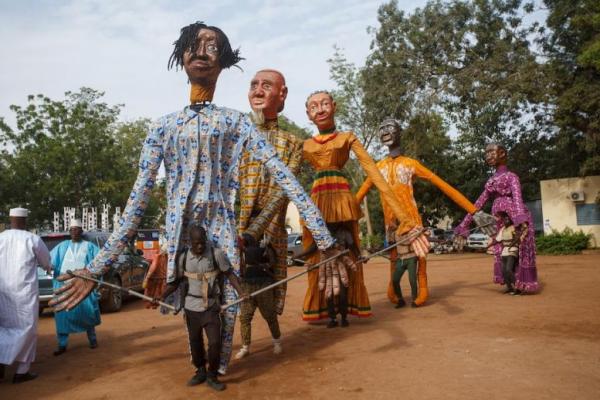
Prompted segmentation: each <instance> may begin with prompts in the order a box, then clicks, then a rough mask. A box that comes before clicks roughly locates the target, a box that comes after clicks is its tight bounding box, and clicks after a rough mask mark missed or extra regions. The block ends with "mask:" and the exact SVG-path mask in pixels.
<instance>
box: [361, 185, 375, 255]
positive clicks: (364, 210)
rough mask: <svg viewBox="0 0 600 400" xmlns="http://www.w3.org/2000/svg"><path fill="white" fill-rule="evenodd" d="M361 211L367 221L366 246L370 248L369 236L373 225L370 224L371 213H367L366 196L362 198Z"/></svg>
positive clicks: (371, 234)
mask: <svg viewBox="0 0 600 400" xmlns="http://www.w3.org/2000/svg"><path fill="white" fill-rule="evenodd" d="M363 212H364V214H365V220H366V222H367V248H371V236H373V226H372V225H371V214H369V204H368V202H367V196H365V197H364V198H363Z"/></svg>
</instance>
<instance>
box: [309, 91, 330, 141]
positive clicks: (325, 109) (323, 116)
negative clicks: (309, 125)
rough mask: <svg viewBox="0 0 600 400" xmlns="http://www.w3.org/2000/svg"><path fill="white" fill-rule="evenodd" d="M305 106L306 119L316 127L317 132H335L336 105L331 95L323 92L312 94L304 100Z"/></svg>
mask: <svg viewBox="0 0 600 400" xmlns="http://www.w3.org/2000/svg"><path fill="white" fill-rule="evenodd" d="M305 106H306V115H307V116H308V119H309V120H311V122H313V123H314V124H315V125H317V128H319V132H322V133H330V132H333V131H334V130H335V109H336V104H335V101H334V100H333V96H332V95H331V93H329V92H327V91H325V90H318V91H316V92H313V93H311V94H310V95H309V96H308V98H307V99H306V103H305Z"/></svg>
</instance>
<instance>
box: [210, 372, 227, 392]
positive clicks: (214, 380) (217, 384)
mask: <svg viewBox="0 0 600 400" xmlns="http://www.w3.org/2000/svg"><path fill="white" fill-rule="evenodd" d="M206 383H207V384H208V386H210V387H211V388H213V389H215V390H216V391H217V392H221V391H223V390H225V384H224V383H223V382H221V381H219V378H218V377H217V376H214V375H208V377H207V378H206Z"/></svg>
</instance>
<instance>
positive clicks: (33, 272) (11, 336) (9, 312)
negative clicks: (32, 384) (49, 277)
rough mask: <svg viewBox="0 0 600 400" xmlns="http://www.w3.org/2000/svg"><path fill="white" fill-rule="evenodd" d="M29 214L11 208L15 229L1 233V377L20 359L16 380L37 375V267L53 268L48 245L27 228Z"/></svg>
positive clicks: (12, 225) (49, 269) (23, 210)
mask: <svg viewBox="0 0 600 400" xmlns="http://www.w3.org/2000/svg"><path fill="white" fill-rule="evenodd" d="M27 214H28V210H27V209H25V208H13V209H11V210H10V213H9V216H10V227H11V229H9V230H7V231H4V232H2V233H1V234H0V378H2V379H3V378H4V366H5V365H11V364H13V363H14V362H16V363H17V371H16V373H15V375H14V377H13V383H21V382H26V381H29V380H32V379H35V378H36V377H37V375H36V374H34V373H32V372H30V371H29V368H30V365H31V363H32V362H33V361H34V360H35V350H36V345H37V323H38V310H39V300H38V276H37V267H38V266H41V267H42V268H44V269H45V270H46V271H48V272H50V271H51V270H52V267H51V265H50V253H49V252H48V248H47V247H46V245H45V244H44V242H43V241H42V239H40V237H39V236H37V235H34V234H33V233H30V232H27V231H26V228H27Z"/></svg>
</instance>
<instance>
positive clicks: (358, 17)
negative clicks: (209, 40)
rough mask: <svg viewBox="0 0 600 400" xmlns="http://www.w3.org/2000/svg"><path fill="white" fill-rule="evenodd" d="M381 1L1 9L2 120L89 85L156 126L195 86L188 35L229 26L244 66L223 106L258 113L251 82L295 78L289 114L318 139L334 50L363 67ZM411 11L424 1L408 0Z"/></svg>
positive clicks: (135, 1) (227, 86) (79, 0)
mask: <svg viewBox="0 0 600 400" xmlns="http://www.w3.org/2000/svg"><path fill="white" fill-rule="evenodd" d="M382 3H383V1H381V0H376V1H373V0H338V1H330V0H320V1H317V0H308V1H302V2H301V1H296V0H294V1H291V0H279V1H275V0H267V1H258V0H249V1H233V0H219V1H209V0H204V1H182V0H170V1H165V0H156V1H150V0H146V1H142V0H127V1H122V0H104V1H100V0H72V1H71V0H56V1H49V0H45V1H44V0H37V1H33V0H20V1H11V0H0V54H2V62H0V117H4V118H5V120H6V121H7V122H8V123H9V125H12V126H14V114H13V113H12V111H10V110H9V105H11V104H18V105H25V104H26V102H27V96H28V95H30V94H38V93H42V94H44V95H46V96H49V97H50V98H52V99H54V100H59V99H62V98H64V92H66V91H77V90H78V89H79V88H80V87H83V86H86V87H91V88H93V89H96V90H100V91H103V92H105V96H104V98H103V99H104V101H105V102H107V103H108V104H111V105H112V104H124V108H123V111H122V113H121V119H122V120H123V121H131V120H134V119H137V118H151V119H155V118H158V117H160V116H162V115H165V114H167V113H170V112H173V111H176V110H179V109H181V108H182V107H184V106H185V105H186V104H187V103H188V99H189V86H188V83H187V78H186V76H185V73H184V72H183V71H175V70H171V71H168V70H167V60H168V58H169V55H170V54H171V51H172V48H173V47H172V43H173V41H174V40H175V39H177V37H178V36H179V30H180V29H181V27H183V26H185V25H188V24H190V23H192V22H195V21H198V20H200V21H204V22H205V23H207V24H208V25H214V26H218V27H220V28H221V29H222V30H223V31H224V32H225V33H226V34H227V36H228V37H229V40H230V42H231V44H232V46H233V47H234V48H238V47H239V48H240V50H241V54H242V56H243V57H244V58H245V60H244V61H242V62H241V63H240V67H241V68H242V69H243V71H240V70H238V69H236V68H231V69H229V70H224V71H223V72H222V73H221V76H220V78H219V81H218V83H217V89H216V92H215V97H214V102H215V103H216V104H218V105H221V106H227V107H231V108H234V109H237V110H240V111H249V106H248V99H247V91H248V86H249V82H250V79H251V78H252V77H253V75H254V73H255V72H256V71H258V70H260V69H262V68H275V69H278V70H280V71H281V72H283V74H284V75H285V76H286V80H287V86H288V88H289V94H288V99H287V101H286V108H285V110H284V114H285V115H286V116H288V117H289V118H290V119H292V120H293V121H294V122H296V123H297V124H299V125H300V126H303V127H307V128H309V129H311V130H314V129H313V127H312V126H311V124H310V122H309V121H308V119H307V117H306V113H305V109H304V101H305V99H306V96H307V95H308V94H309V93H310V92H312V91H314V90H317V89H334V88H335V84H334V83H333V82H332V81H331V80H330V79H329V66H328V64H327V61H326V60H327V59H328V58H330V57H331V56H332V55H333V52H334V49H333V46H334V45H337V46H338V47H340V48H342V49H343V51H344V54H345V55H346V56H347V58H348V60H349V61H351V62H354V63H355V64H356V65H359V66H361V65H363V64H364V61H365V58H366V57H367V55H368V53H369V45H370V43H371V40H372V36H371V35H370V34H368V33H367V27H369V26H373V27H377V26H378V24H377V9H378V7H379V6H380V5H381V4H382ZM398 3H399V7H401V8H402V9H404V10H406V11H409V12H410V11H412V10H414V9H415V8H416V7H422V6H423V5H424V4H425V3H426V1H425V0H414V1H413V0H400V1H399V2H398Z"/></svg>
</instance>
